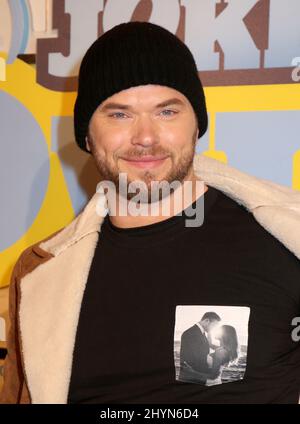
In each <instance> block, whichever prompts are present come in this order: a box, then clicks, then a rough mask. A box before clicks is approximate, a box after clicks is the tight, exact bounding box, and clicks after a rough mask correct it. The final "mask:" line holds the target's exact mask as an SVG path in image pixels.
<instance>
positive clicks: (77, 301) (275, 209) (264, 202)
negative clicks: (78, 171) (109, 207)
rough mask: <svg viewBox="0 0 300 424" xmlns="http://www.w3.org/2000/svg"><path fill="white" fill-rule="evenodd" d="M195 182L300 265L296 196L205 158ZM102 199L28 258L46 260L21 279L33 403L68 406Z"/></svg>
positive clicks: (99, 195)
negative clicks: (236, 207) (247, 215)
mask: <svg viewBox="0 0 300 424" xmlns="http://www.w3.org/2000/svg"><path fill="white" fill-rule="evenodd" d="M194 169H195V173H196V175H197V176H198V177H199V178H200V179H202V180H204V182H205V183H206V184H207V185H210V186H212V187H215V188H217V189H219V190H221V191H223V192H224V193H225V194H227V195H228V196H229V197H231V198H232V199H234V200H235V201H237V202H238V203H240V204H242V205H244V206H245V207H246V209H248V211H249V212H252V213H253V214H254V216H255V218H256V219H257V221H258V222H259V223H260V224H261V225H263V226H264V227H265V228H266V229H267V230H268V231H269V232H270V233H272V234H273V235H274V236H275V237H277V238H278V239H279V240H280V241H281V242H282V243H283V244H285V246H286V247H287V248H288V249H290V250H291V251H292V252H293V253H294V254H295V255H296V256H297V257H298V258H299V259H300V237H297V236H296V235H295V228H299V223H300V193H299V192H297V191H295V190H292V189H290V188H288V187H284V186H282V185H279V184H275V183H272V182H270V181H267V180H262V179H258V178H256V177H253V176H251V175H248V174H245V173H243V172H240V171H238V170H237V169H235V168H232V167H230V166H229V165H226V164H224V163H221V162H219V161H217V160H215V159H211V158H209V157H207V156H204V155H203V154H198V155H195V158H194ZM105 206H106V198H105V195H104V194H103V192H96V193H95V194H94V196H93V197H92V198H91V200H90V201H89V202H88V204H87V205H86V207H85V208H84V210H83V211H82V212H81V213H80V214H79V215H78V216H77V217H76V218H75V219H74V220H73V221H72V222H71V223H70V224H69V225H68V226H66V227H64V228H63V229H62V231H60V232H59V233H58V234H56V235H55V236H54V237H52V238H50V239H49V238H48V239H47V240H46V241H42V242H41V243H39V244H38V245H36V246H35V247H34V248H33V250H35V251H36V253H38V254H39V255H40V256H43V255H45V257H46V256H48V257H49V253H51V255H53V256H52V257H50V258H49V260H47V261H46V262H44V263H42V264H41V265H39V266H38V267H37V268H36V269H34V270H33V271H32V272H29V273H28V274H26V275H25V276H24V277H23V278H22V279H21V285H20V289H21V301H20V310H19V315H20V330H21V337H22V349H23V352H22V353H23V360H24V366H25V372H26V376H27V382H28V388H29V391H30V394H31V399H32V403H66V402H67V396H68V390H69V382H70V377H71V370H72V359H73V350H74V344H75V337H76V330H77V325H78V319H79V313H80V307H81V302H82V298H83V293H84V289H85V286H86V282H87V278H88V273H89V269H90V265H91V262H92V259H93V256H94V251H95V248H96V244H97V241H98V237H99V232H100V229H101V224H102V222H103V217H104V216H105V214H106V213H107V211H106V209H105Z"/></svg>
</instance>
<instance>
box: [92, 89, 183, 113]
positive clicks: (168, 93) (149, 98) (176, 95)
mask: <svg viewBox="0 0 300 424" xmlns="http://www.w3.org/2000/svg"><path fill="white" fill-rule="evenodd" d="M188 102H189V100H188V99H187V98H186V97H185V95H184V94H183V93H180V92H179V91H177V90H175V89H173V88H170V87H166V86H160V85H152V84H147V85H141V86H137V87H130V88H129V89H126V90H122V91H120V92H119V93H116V94H114V95H112V96H110V97H109V98H107V99H106V100H105V101H103V102H102V103H101V104H100V105H99V108H100V109H101V110H102V109H105V110H106V109H112V108H115V107H118V108H121V109H130V107H131V106H134V105H138V104H145V105H149V106H156V107H163V106H167V105H169V104H176V105H179V106H184V105H186V104H187V103H188Z"/></svg>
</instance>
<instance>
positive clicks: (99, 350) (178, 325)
mask: <svg viewBox="0 0 300 424" xmlns="http://www.w3.org/2000/svg"><path fill="white" fill-rule="evenodd" d="M200 199H201V201H203V196H201V198H198V199H197V201H195V202H194V203H193V205H192V208H195V207H196V202H199V201H200ZM184 212H185V211H184ZM187 216H188V217H190V214H188V215H185V214H184V213H183V214H179V215H176V216H173V217H171V218H168V219H165V220H164V221H161V222H158V223H154V224H150V225H146V226H142V227H135V228H118V227H116V226H114V225H113V224H112V223H111V221H110V218H109V215H107V216H106V217H105V219H104V222H103V224H102V227H101V232H100V234H99V241H98V244H97V247H96V250H95V255H94V258H93V261H92V264H91V268H90V273H89V276H88V281H87V285H86V289H85V292H84V297H83V301H82V306H81V312H80V317H79V323H78V328H77V334H76V340H75V348H74V357H73V367H72V374H71V381H70V387H69V397H68V403H99V404H105V403H132V404H134V403H177V404H181V403H182V404H183V403H244V404H246V403H298V398H299V391H300V390H299V387H300V345H299V342H297V341H296V340H295V339H293V338H292V330H293V329H294V327H293V326H292V325H291V322H292V319H293V318H294V317H297V316H299V315H300V262H299V260H298V259H297V258H296V256H294V255H293V254H292V253H291V252H290V251H289V250H288V249H287V248H286V247H285V246H284V245H283V244H282V243H281V242H279V241H278V240H277V239H276V238H275V237H274V236H272V235H271V234H270V233H269V232H267V231H266V230H265V229H264V228H263V227H262V226H261V225H260V224H258V222H257V221H256V220H255V218H254V216H253V215H252V213H251V212H249V211H247V210H246V209H245V208H244V207H243V206H242V205H240V204H238V203H237V202H236V201H235V200H233V199H231V198H230V197H228V196H227V195H225V194H224V193H223V192H222V191H220V190H217V189H215V188H213V187H211V186H209V188H208V190H207V191H206V192H205V194H204V222H203V224H202V225H200V226H198V227H191V226H189V227H188V226H186V224H185V222H186V221H185V219H186V218H187ZM207 313H209V314H210V315H209V316H210V318H209V319H208V320H207V319H206V320H204V321H203V317H204V316H205V314H207ZM214 314H216V315H217V317H218V319H220V320H216V319H215V320H211V317H212V315H214ZM206 316H207V315H206ZM205 323H213V325H214V327H213V328H203V325H204V327H205ZM203 341H204V342H205V343H203ZM207 342H209V347H207ZM204 345H205V346H206V350H205V351H204V349H203V347H201V346H204ZM220 350H221V351H222V350H223V351H225V350H226V352H227V351H228V358H229V357H230V358H231V359H233V360H232V361H229V362H228V361H219V362H218V363H217V365H216V362H214V358H216V352H219V351H220ZM207 352H209V353H207ZM203 364H204V365H203ZM216 367H217V368H216ZM210 369H213V371H214V372H213V373H211V374H210V372H207V370H210ZM216 370H217V372H216ZM204 371H205V374H203V373H204Z"/></svg>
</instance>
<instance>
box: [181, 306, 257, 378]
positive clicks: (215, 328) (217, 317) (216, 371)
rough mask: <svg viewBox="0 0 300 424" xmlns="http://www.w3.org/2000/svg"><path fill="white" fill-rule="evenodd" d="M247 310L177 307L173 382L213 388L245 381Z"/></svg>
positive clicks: (248, 312)
mask: <svg viewBox="0 0 300 424" xmlns="http://www.w3.org/2000/svg"><path fill="white" fill-rule="evenodd" d="M249 315H250V308H248V307H245V306H210V305H208V306H203V305H177V306H176V312H175V328H174V365H175V370H176V380H178V381H183V382H190V383H196V384H201V385H203V386H212V385H216V384H222V383H230V382H234V381H238V380H242V379H243V378H244V374H245V371H246V366H247V347H248V323H249Z"/></svg>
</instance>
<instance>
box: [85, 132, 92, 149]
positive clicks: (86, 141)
mask: <svg viewBox="0 0 300 424" xmlns="http://www.w3.org/2000/svg"><path fill="white" fill-rule="evenodd" d="M85 147H86V150H88V151H89V152H90V151H91V149H90V144H89V138H88V136H87V135H86V136H85Z"/></svg>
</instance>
